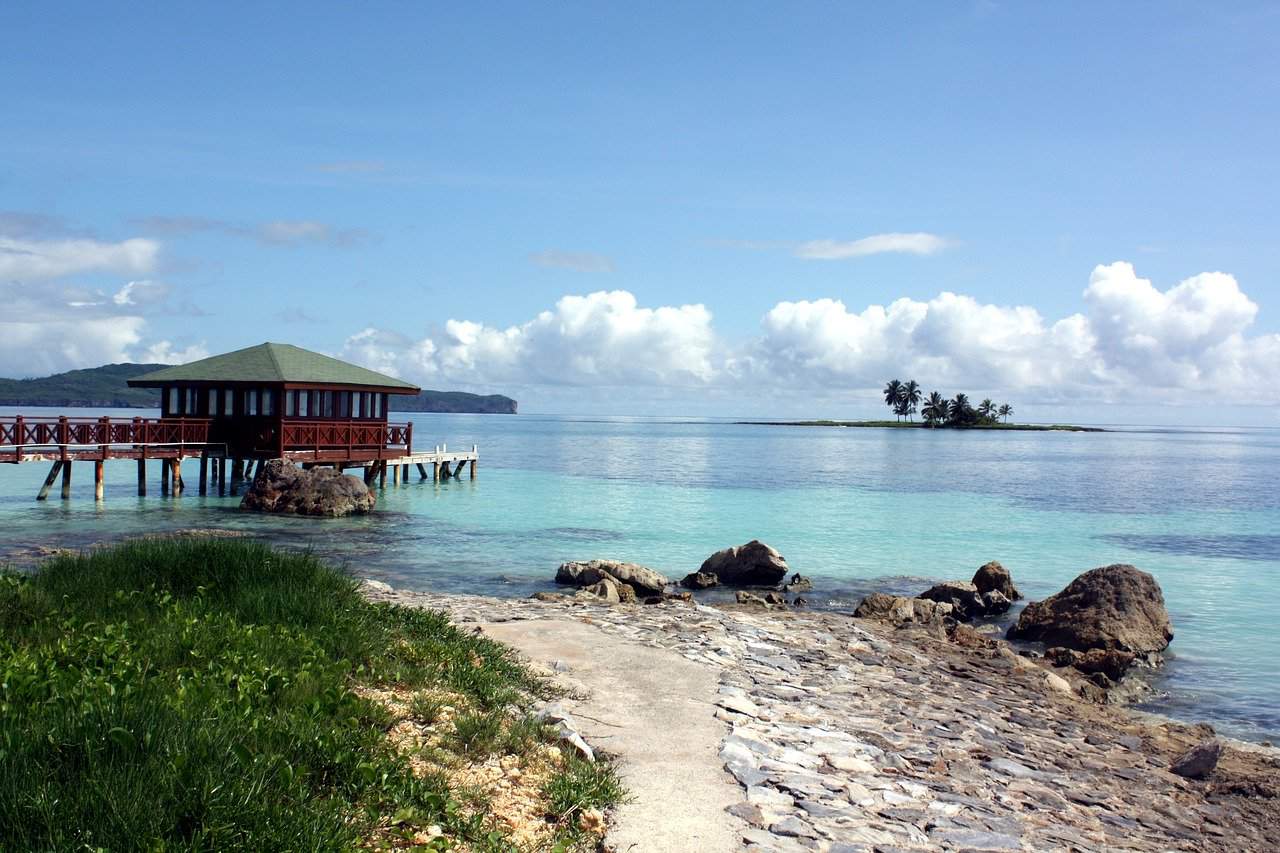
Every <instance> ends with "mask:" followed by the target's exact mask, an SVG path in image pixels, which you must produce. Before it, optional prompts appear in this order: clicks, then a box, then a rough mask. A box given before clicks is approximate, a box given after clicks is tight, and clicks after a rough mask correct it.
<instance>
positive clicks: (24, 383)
mask: <svg viewBox="0 0 1280 853" xmlns="http://www.w3.org/2000/svg"><path fill="white" fill-rule="evenodd" d="M166 366H167V365H163V364H104V365H103V366H102V367H90V368H86V369H84V370H71V371H68V372H66V373H57V374H54V375H53V376H45V377H41V378H39V379H0V406H67V407H72V406H76V407H100V408H113V409H122V408H142V409H155V408H159V406H160V392H159V391H158V390H157V389H155V388H130V387H129V386H128V385H127V384H126V383H127V382H128V380H129V379H130V378H132V377H134V376H139V375H141V374H143V373H150V372H151V371H153V370H159V369H160V368H162V367H166ZM391 409H392V410H393V411H397V412H476V413H485V414H504V415H514V414H515V413H516V401H515V400H513V399H511V398H510V397H503V396H502V395H500V394H489V395H483V396H482V395H479V394H467V393H464V392H462V391H423V392H421V393H420V394H418V395H416V396H413V397H410V396H398V395H396V396H392V398H391Z"/></svg>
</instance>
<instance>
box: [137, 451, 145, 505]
mask: <svg viewBox="0 0 1280 853" xmlns="http://www.w3.org/2000/svg"><path fill="white" fill-rule="evenodd" d="M146 496H147V460H146V459H139V460H138V497H140V498H145V497H146Z"/></svg>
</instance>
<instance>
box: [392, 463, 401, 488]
mask: <svg viewBox="0 0 1280 853" xmlns="http://www.w3.org/2000/svg"><path fill="white" fill-rule="evenodd" d="M391 485H393V486H398V485H400V466H399V465H392V466H391Z"/></svg>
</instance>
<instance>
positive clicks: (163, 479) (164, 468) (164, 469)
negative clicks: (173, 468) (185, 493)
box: [160, 459, 173, 496]
mask: <svg viewBox="0 0 1280 853" xmlns="http://www.w3.org/2000/svg"><path fill="white" fill-rule="evenodd" d="M172 464H173V463H172V462H170V461H169V460H168V459H161V460H160V494H162V495H165V496H168V494H169V466H170V465H172Z"/></svg>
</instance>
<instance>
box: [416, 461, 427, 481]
mask: <svg viewBox="0 0 1280 853" xmlns="http://www.w3.org/2000/svg"><path fill="white" fill-rule="evenodd" d="M417 465H418V474H419V476H420V478H421V479H423V480H425V479H427V466H425V465H423V464H422V463H421V462H419V463H417Z"/></svg>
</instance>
